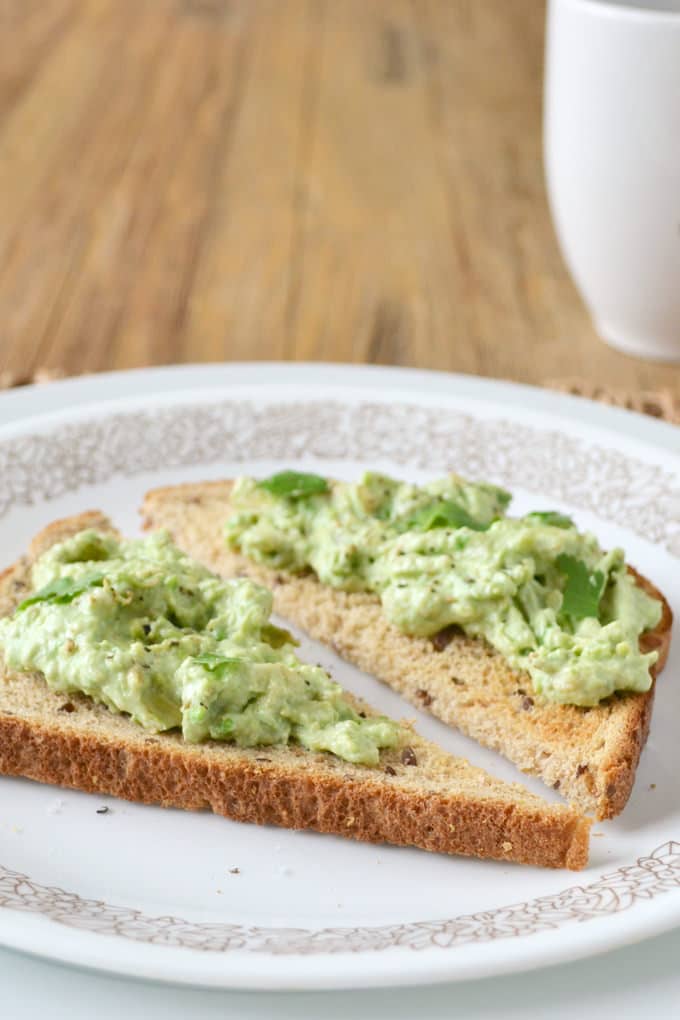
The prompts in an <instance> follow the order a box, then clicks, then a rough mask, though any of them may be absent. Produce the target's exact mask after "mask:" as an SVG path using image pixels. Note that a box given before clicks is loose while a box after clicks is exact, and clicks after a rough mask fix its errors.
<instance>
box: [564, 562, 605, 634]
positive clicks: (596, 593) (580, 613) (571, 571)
mask: <svg viewBox="0 0 680 1020" xmlns="http://www.w3.org/2000/svg"><path fill="white" fill-rule="evenodd" d="M556 562H557V567H558V569H559V571H560V572H561V573H562V574H564V575H565V576H566V578H567V584H566V587H565V589H564V592H563V593H562V609H561V612H562V613H563V614H564V615H565V616H570V617H571V618H572V620H584V619H585V618H586V617H587V616H594V617H595V618H596V619H597V616H598V611H599V607H600V599H601V598H602V592H603V591H604V587H605V583H606V580H607V578H606V577H605V575H604V574H603V573H602V571H601V570H594V571H593V572H592V574H591V572H590V571H589V570H588V567H587V566H586V564H585V563H584V562H583V560H577V559H576V557H575V556H569V555H567V553H560V555H559V556H558V557H557V561H556Z"/></svg>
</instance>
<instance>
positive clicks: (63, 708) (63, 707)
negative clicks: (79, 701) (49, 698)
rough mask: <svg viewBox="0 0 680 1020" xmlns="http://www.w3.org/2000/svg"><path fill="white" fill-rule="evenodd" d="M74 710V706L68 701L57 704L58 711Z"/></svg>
mask: <svg viewBox="0 0 680 1020" xmlns="http://www.w3.org/2000/svg"><path fill="white" fill-rule="evenodd" d="M75 710H76V706H75V705H73V704H71V702H70V701H67V702H66V704H65V705H60V706H59V711H60V712H75Z"/></svg>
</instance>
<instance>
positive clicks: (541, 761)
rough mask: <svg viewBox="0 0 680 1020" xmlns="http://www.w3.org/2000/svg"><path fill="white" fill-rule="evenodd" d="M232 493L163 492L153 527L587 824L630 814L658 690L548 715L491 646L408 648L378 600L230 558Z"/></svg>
mask: <svg viewBox="0 0 680 1020" xmlns="http://www.w3.org/2000/svg"><path fill="white" fill-rule="evenodd" d="M230 491H231V482H228V481H225V482H207V483H202V484H189V485H178V486H174V487H171V488H164V489H156V490H155V491H153V492H150V493H148V494H147V496H146V498H145V500H144V505H143V509H142V513H143V516H144V521H145V526H146V527H150V528H167V529H168V530H169V531H170V532H171V533H172V535H173V536H174V538H175V541H176V542H177V544H178V545H180V546H181V547H182V548H183V549H185V550H187V552H189V553H191V555H192V556H194V557H196V559H198V560H201V561H202V562H204V563H205V564H207V565H208V566H210V567H211V568H212V569H213V570H216V571H218V572H219V573H221V574H223V575H225V576H230V575H234V574H243V575H247V576H249V577H252V578H254V579H256V580H259V581H261V582H262V583H263V584H266V585H268V586H269V587H270V588H272V590H273V592H274V606H275V609H276V611H277V612H278V613H280V614H281V616H283V617H285V618H287V619H288V620H290V621H291V622H292V623H294V624H297V625H299V626H300V627H302V628H303V629H304V630H305V631H307V633H309V634H310V635H311V636H312V637H314V638H316V639H317V640H319V641H322V642H324V643H325V644H327V645H329V646H331V647H332V648H333V649H335V651H337V652H338V654H340V655H341V656H342V657H343V658H345V659H347V661H349V662H352V663H354V664H355V665H356V666H359V667H360V668H361V669H363V670H365V671H366V672H368V673H372V674H373V675H374V676H376V677H378V679H380V680H382V681H384V683H386V684H388V685H389V686H390V687H392V688H394V690H396V691H398V692H399V693H400V694H403V695H404V697H406V698H407V699H408V700H409V701H410V702H411V703H412V704H414V705H417V706H418V707H419V708H422V709H425V710H427V711H428V712H431V713H432V714H433V715H435V716H437V717H438V718H439V719H442V720H443V721H444V722H446V723H449V724H450V725H451V726H455V727H457V728H458V729H460V730H461V731H462V732H463V733H466V734H467V735H468V736H470V737H473V738H474V739H475V740H477V741H478V742H479V743H480V744H483V745H484V746H485V747H489V748H492V749H493V750H495V751H499V752H500V753H501V754H502V755H504V756H505V757H506V758H508V759H509V760H510V761H512V762H514V763H515V765H517V766H518V767H519V768H520V769H521V770H522V771H523V772H526V773H529V774H531V775H535V776H539V777H540V778H541V779H542V780H543V781H544V782H545V783H547V785H548V786H551V787H552V788H553V789H555V790H559V792H560V793H561V794H562V795H563V796H565V797H566V798H567V799H568V800H570V801H572V802H573V803H575V804H577V805H578V806H579V807H580V808H581V809H582V810H584V811H585V812H587V813H592V814H593V815H595V817H596V818H598V819H605V818H613V817H614V816H615V815H617V814H619V812H620V811H622V810H623V808H624V807H625V805H626V802H627V801H628V798H629V796H630V793H631V790H632V788H633V783H634V780H635V772H636V769H637V766H638V762H639V759H640V752H641V751H642V748H643V746H644V743H645V741H646V739H647V733H648V730H649V722H650V718H651V713H652V704H653V700H654V685H652V688H651V690H650V691H649V692H648V693H646V694H621V695H619V694H615V695H613V696H612V697H611V698H609V699H607V700H606V701H604V702H602V703H600V704H599V705H597V706H596V707H594V708H578V707H576V706H572V705H555V704H548V703H543V704H541V703H540V701H539V700H538V699H537V698H534V697H533V696H532V686H531V680H530V678H529V676H528V675H527V674H525V673H522V672H518V671H516V670H513V669H511V668H510V667H509V666H508V665H507V663H506V662H505V660H504V659H503V658H502V656H501V655H500V654H499V653H498V652H496V651H495V650H494V649H493V648H492V647H491V646H490V645H488V644H487V643H486V642H484V641H480V640H478V639H473V638H468V637H466V636H465V635H464V634H463V633H462V632H461V631H460V630H459V629H458V630H457V629H456V628H455V627H452V628H448V629H447V630H446V631H442V632H441V633H440V634H438V635H436V636H435V637H434V638H432V639H430V638H416V637H409V636H407V635H406V634H403V633H402V632H401V631H399V630H398V629H397V628H396V627H394V626H393V625H392V624H390V623H389V622H388V621H387V619H386V617H385V615H384V614H383V612H382V609H381V606H380V602H379V600H378V598H377V597H376V596H374V595H371V594H364V593H348V592H343V591H338V590H336V589H333V588H330V587H327V586H324V585H321V584H320V583H319V582H318V581H317V580H316V578H315V577H314V576H310V575H305V576H294V575H291V574H285V573H283V572H280V571H277V572H274V571H272V570H268V569H266V568H264V567H262V566H260V565H258V564H255V563H253V562H252V561H249V560H247V559H246V558H245V557H243V556H241V555H238V554H236V553H234V552H232V551H231V550H229V549H228V548H227V546H226V542H225V532H224V524H225V521H226V519H227V517H228V515H229V513H230V506H229V496H230ZM636 577H637V580H638V583H639V584H640V585H641V586H642V587H644V588H645V590H647V591H648V592H649V593H650V594H651V595H654V596H655V597H656V598H658V599H660V600H661V602H662V604H663V615H662V619H661V622H660V623H659V625H658V627H657V628H656V629H655V630H654V631H651V632H649V633H647V634H644V635H643V637H642V639H641V644H642V645H643V647H644V649H645V650H647V651H648V650H651V649H652V648H655V649H656V650H657V651H658V653H659V658H658V661H657V663H656V666H655V667H654V673H655V674H657V673H658V672H660V671H661V669H663V666H664V664H665V662H666V658H667V655H668V649H669V645H670V634H671V623H672V615H671V611H670V608H669V606H668V603H667V602H666V600H665V599H664V598H663V596H662V595H661V593H660V592H658V591H657V590H656V589H655V588H654V586H653V585H652V584H651V583H650V582H649V581H647V580H645V579H644V578H642V577H640V576H639V575H636Z"/></svg>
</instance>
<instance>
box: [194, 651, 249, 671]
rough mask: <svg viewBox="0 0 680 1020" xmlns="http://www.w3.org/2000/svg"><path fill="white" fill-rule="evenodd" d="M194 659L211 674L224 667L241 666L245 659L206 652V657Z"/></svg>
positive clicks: (195, 656) (197, 656) (200, 656)
mask: <svg viewBox="0 0 680 1020" xmlns="http://www.w3.org/2000/svg"><path fill="white" fill-rule="evenodd" d="M192 658H193V660H194V662H197V663H198V665H199V666H204V667H205V668H206V669H207V670H208V672H209V673H214V672H215V671H216V670H218V669H221V668H222V666H240V665H241V663H242V662H243V659H236V658H233V657H232V656H229V655H212V654H211V653H210V652H206V653H205V654H204V655H194V656H192Z"/></svg>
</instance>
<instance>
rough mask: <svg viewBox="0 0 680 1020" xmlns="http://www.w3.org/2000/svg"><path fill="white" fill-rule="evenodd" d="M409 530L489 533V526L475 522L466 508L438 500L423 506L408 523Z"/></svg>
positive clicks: (448, 500) (447, 500)
mask: <svg viewBox="0 0 680 1020" xmlns="http://www.w3.org/2000/svg"><path fill="white" fill-rule="evenodd" d="M406 526H407V527H408V528H418V530H419V531H432V530H433V528H471V529H472V530H473V531H487V529H488V528H489V524H485V523H482V522H481V521H478V520H475V518H474V517H472V516H471V515H470V514H469V513H468V512H467V510H466V509H465V507H462V506H460V504H459V503H454V502H453V500H450V499H438V500H435V502H434V503H428V504H427V506H422V507H421V508H420V509H419V510H416V512H415V513H414V514H413V516H412V517H410V518H409V520H408V521H407V522H406Z"/></svg>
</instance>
